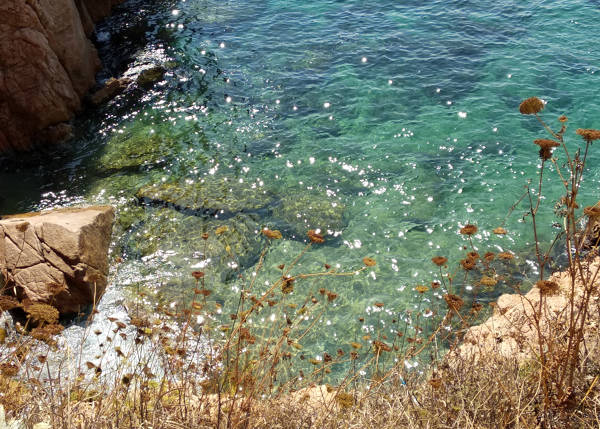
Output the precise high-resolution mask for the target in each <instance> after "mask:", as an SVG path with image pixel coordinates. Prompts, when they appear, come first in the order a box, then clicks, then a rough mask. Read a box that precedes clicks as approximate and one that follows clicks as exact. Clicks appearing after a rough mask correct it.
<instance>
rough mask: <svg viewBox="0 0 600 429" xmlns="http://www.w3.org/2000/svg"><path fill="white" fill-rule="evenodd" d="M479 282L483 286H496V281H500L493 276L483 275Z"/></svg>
mask: <svg viewBox="0 0 600 429" xmlns="http://www.w3.org/2000/svg"><path fill="white" fill-rule="evenodd" d="M479 283H480V284H481V285H482V286H496V283H498V281H497V280H496V279H494V278H493V277H489V276H483V277H481V280H479Z"/></svg>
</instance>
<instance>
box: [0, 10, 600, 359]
mask: <svg viewBox="0 0 600 429" xmlns="http://www.w3.org/2000/svg"><path fill="white" fill-rule="evenodd" d="M138 6H139V4H134V3H131V4H130V6H129V7H130V8H131V9H127V7H128V6H127V4H126V5H125V6H124V7H123V9H122V11H121V13H122V14H123V15H117V16H115V17H114V18H112V20H109V21H108V22H107V23H106V24H104V25H105V26H104V27H102V26H100V27H99V28H98V32H99V33H102V34H103V36H102V38H99V43H100V48H101V49H100V51H101V52H103V53H104V55H105V56H106V58H105V64H109V65H111V67H112V65H113V63H114V64H116V65H115V66H114V67H113V68H111V70H118V71H119V73H120V72H123V70H121V69H119V67H121V66H123V64H125V66H124V67H122V68H123V69H124V73H125V74H126V75H127V76H131V77H135V76H136V73H139V72H141V71H142V70H144V69H148V68H150V67H152V66H155V65H162V66H164V67H165V69H166V72H165V74H164V76H163V78H162V80H160V81H158V82H156V83H155V84H154V85H153V86H152V87H151V88H150V89H148V90H143V91H142V90H137V89H136V90H130V91H129V92H126V93H124V94H122V95H120V96H118V97H117V98H116V99H115V100H114V101H112V102H110V103H109V104H107V105H106V106H104V107H102V108H101V109H99V110H98V111H96V112H91V113H89V114H87V115H86V116H84V117H82V118H80V119H79V120H78V123H77V124H78V127H77V137H76V139H75V141H73V142H72V144H71V145H70V147H68V148H65V149H60V150H58V151H56V152H54V153H52V154H51V155H49V158H50V159H49V162H46V164H45V166H44V167H37V166H34V167H32V166H28V165H26V164H25V165H20V166H19V167H18V168H19V169H18V170H16V169H15V168H14V167H13V164H12V161H11V162H10V163H3V165H6V167H3V170H2V172H1V173H0V195H1V196H2V198H4V199H0V211H2V212H15V211H25V210H31V209H36V208H48V207H52V206H60V205H71V204H79V203H110V204H113V205H115V206H116V207H117V210H118V214H119V220H118V223H117V229H116V233H115V243H114V250H113V252H114V253H115V256H120V257H122V259H123V262H122V264H121V266H120V268H119V270H117V274H116V275H115V277H114V278H113V282H112V283H113V285H114V287H123V288H133V287H135V288H137V287H138V286H139V285H140V284H142V283H145V284H147V286H148V287H149V288H150V289H152V290H153V291H154V292H155V293H156V294H157V296H161V298H160V299H162V300H164V301H173V302H175V301H180V300H182V299H189V298H191V296H192V291H193V289H194V287H195V282H194V280H193V278H192V277H191V276H190V273H191V271H194V270H203V271H205V272H206V273H207V281H210V282H211V288H212V290H213V295H212V297H213V298H214V299H215V300H217V301H218V302H219V303H222V304H223V305H228V304H232V303H235V302H237V301H236V298H237V296H238V293H239V291H240V288H241V285H240V283H239V282H238V281H237V279H239V276H240V275H242V277H244V278H248V276H252V275H253V273H254V272H257V274H256V276H257V280H256V284H257V285H259V286H260V288H262V289H263V290H266V289H267V288H268V287H269V285H272V284H273V282H274V281H276V279H277V278H278V277H279V276H280V275H281V270H280V269H279V268H278V266H279V265H280V264H289V263H290V262H291V261H292V260H293V259H294V258H295V256H296V255H297V254H298V253H300V252H301V251H302V249H303V248H304V246H305V243H306V241H307V237H306V232H307V231H308V230H309V229H321V230H322V231H323V232H326V233H327V235H326V242H325V243H324V244H320V245H315V246H313V248H312V249H311V250H310V252H308V254H306V255H304V256H303V258H302V259H301V260H300V261H299V262H298V264H297V265H296V267H295V268H294V270H295V271H294V273H303V272H304V273H306V272H319V271H322V270H323V267H324V266H325V265H327V266H331V267H335V268H337V269H339V270H349V271H352V270H358V269H360V267H362V262H361V261H362V258H363V257H365V256H370V257H373V258H374V259H375V260H376V261H377V265H376V266H375V267H373V268H369V269H368V270H366V271H363V272H361V274H360V275H357V276H351V277H335V276H331V277H326V278H323V279H318V280H314V281H311V282H303V281H299V282H298V284H297V285H296V289H295V291H294V293H293V294H292V296H291V297H290V298H289V299H290V300H291V301H293V300H299V299H301V298H302V297H304V296H305V295H314V296H317V297H318V296H320V295H319V289H321V288H326V289H327V290H330V291H333V292H335V293H337V294H338V296H339V297H338V298H337V299H336V300H335V301H334V302H333V303H332V304H331V307H332V308H331V311H330V312H328V313H327V317H324V318H323V319H322V320H320V321H319V323H318V324H317V325H316V326H317V328H316V333H317V334H316V335H314V336H310V337H307V346H306V349H305V353H306V354H307V356H318V355H320V354H322V353H323V352H324V351H329V352H331V350H330V349H332V348H333V347H335V344H336V343H344V344H347V343H348V342H349V341H353V340H355V339H357V338H361V337H362V336H363V335H365V334H366V333H369V334H373V335H375V334H377V333H381V332H387V330H391V329H392V328H391V327H390V326H391V325H393V323H392V322H391V320H393V319H394V318H395V319H398V320H399V318H400V316H401V315H403V317H404V319H406V311H407V310H412V311H413V312H415V313H419V312H425V309H426V308H428V307H431V308H434V307H436V306H437V307H440V306H441V307H443V305H444V304H443V301H442V300H441V295H442V293H443V290H442V289H440V290H439V291H438V292H435V293H434V292H433V291H430V292H428V294H427V295H426V299H427V301H425V298H424V296H422V295H421V294H419V293H417V292H416V291H415V290H414V287H415V286H416V285H417V284H428V285H429V284H430V282H431V281H432V280H436V279H438V278H439V273H438V269H437V267H435V266H434V265H433V264H432V263H431V262H430V258H431V257H433V256H436V255H444V256H447V257H449V258H450V260H451V261H458V260H459V259H461V258H462V257H464V248H463V247H464V246H466V245H468V244H469V242H468V240H467V239H466V238H465V237H463V236H461V235H460V234H459V233H458V231H459V229H460V227H461V226H462V225H464V224H465V223H467V222H472V223H476V224H477V225H478V226H479V231H478V233H477V234H476V236H475V237H474V243H475V246H476V247H477V250H478V251H479V252H480V253H481V254H482V255H483V253H485V252H486V251H488V250H491V251H494V252H501V251H505V250H507V249H510V250H512V251H514V252H515V253H516V255H517V263H516V264H515V265H514V267H518V268H514V270H516V272H513V273H512V274H513V275H516V276H517V278H518V281H519V282H521V281H523V278H524V277H523V275H522V274H523V273H528V274H529V275H531V274H534V273H535V270H534V269H532V268H531V267H532V265H531V261H532V260H533V259H534V253H533V237H532V233H531V221H530V219H529V218H525V219H524V220H522V217H523V214H524V213H525V211H526V206H520V207H518V208H516V209H515V210H514V212H513V214H512V217H510V218H509V219H508V220H506V216H507V214H508V213H509V211H510V209H511V206H512V205H513V204H514V203H515V202H516V201H517V200H518V199H519V198H520V197H521V196H522V195H523V192H524V185H525V184H526V183H527V181H528V180H529V179H531V180H532V182H533V183H536V182H537V178H538V177H539V176H538V174H539V166H540V160H539V158H538V154H537V151H538V149H537V147H536V146H535V145H533V143H532V140H533V139H535V138H540V137H545V135H544V132H543V130H542V129H541V127H540V125H539V124H538V123H537V121H536V120H535V119H534V118H532V117H525V116H522V115H520V114H519V113H518V105H519V103H520V101H521V100H523V99H525V98H527V97H530V96H533V95H536V96H539V97H540V98H542V99H544V101H546V102H547V105H546V108H545V110H544V112H543V117H544V118H545V119H546V120H547V121H548V123H549V124H550V125H551V126H552V127H555V128H558V127H559V124H558V122H557V118H558V116H559V115H561V114H566V115H568V116H569V121H568V125H569V128H568V131H567V134H566V135H567V136H568V139H567V141H568V144H569V147H570V148H571V151H574V150H575V147H576V145H578V144H579V143H581V140H580V139H579V137H578V136H575V134H574V129H576V128H578V127H585V128H588V127H589V128H594V127H595V128H599V127H600V124H598V123H597V121H598V118H600V107H599V105H598V103H597V100H596V97H595V91H593V88H595V86H596V85H597V80H598V76H599V72H598V67H599V64H600V54H599V53H598V51H597V49H596V45H595V43H594V42H595V41H594V37H593V35H594V34H596V33H597V32H598V30H599V26H600V11H599V10H598V7H597V5H595V4H594V3H593V2H584V1H571V2H564V1H561V2H554V3H553V4H552V7H550V6H549V5H547V4H545V3H543V2H533V3H527V4H524V3H522V2H513V1H511V2H500V3H498V2H491V1H479V2H474V1H466V2H465V1H460V2H458V1H452V2H442V1H439V0H432V1H426V2H423V1H419V2H416V1H411V2H402V4H398V2H394V1H389V0H384V1H378V2H362V1H357V0H356V1H355V0H352V1H345V2H338V1H333V0H318V1H311V2H286V1H269V2H264V1H261V2H259V1H256V0H246V1H242V0H239V1H229V2H220V1H212V0H207V1H198V0H187V1H181V2H178V1H172V2H170V3H169V4H168V5H166V4H162V5H160V6H159V5H153V4H152V5H150V6H149V7H148V8H146V9H145V11H144V13H143V14H141V13H140V14H137V12H138V11H137V10H135V8H136V7H138ZM167 6H168V7H167ZM119 16H121V18H119ZM123 16H125V17H127V16H129V17H130V18H131V17H136V18H135V19H133V18H131V19H130V20H129V21H128V20H127V19H124V18H122V17H123ZM111 25H112V27H111ZM109 34H112V36H109ZM136 34H137V36H136ZM140 34H143V37H142V36H140ZM136 37H138V39H139V40H134V39H135V38H136ZM118 41H123V43H125V45H126V49H125V51H127V52H131V53H133V52H135V54H134V55H133V56H132V57H131V58H129V59H127V61H125V60H124V59H122V58H120V57H119V60H118V61H116V60H114V58H116V57H117V55H116V51H115V50H114V46H113V45H111V43H113V42H114V43H117V42H118ZM136 42H137V43H136ZM111 46H113V52H115V53H114V55H113V56H112V57H111V56H109V55H110V54H109V53H110V52H111V49H109V48H110V47H111ZM111 58H112V59H113V60H114V61H113V60H111ZM592 149H594V150H592V151H591V153H590V155H589V159H588V166H589V170H588V172H587V173H586V175H585V178H584V190H583V192H582V194H581V196H580V198H581V201H580V205H581V206H582V207H583V206H584V205H587V204H591V203H595V202H596V200H597V199H598V195H597V192H596V191H597V189H598V183H599V181H600V169H598V168H597V165H598V162H599V161H600V156H599V155H598V154H597V151H595V148H592ZM557 154H558V156H559V159H560V160H559V163H558V165H559V166H561V168H563V167H562V162H563V160H564V156H563V154H559V153H558V152H557ZM547 168H548V169H547V171H546V172H545V175H544V186H545V187H546V189H547V192H545V193H544V194H545V200H544V203H545V208H544V209H543V210H541V211H540V212H539V214H538V222H539V225H540V239H541V241H542V242H543V243H544V244H548V243H549V242H550V241H551V240H552V238H553V235H554V233H555V230H554V229H553V228H552V223H553V222H555V221H556V220H557V219H556V218H555V216H554V213H553V204H554V200H555V199H556V198H557V197H558V195H559V193H560V191H561V189H560V188H561V185H560V183H558V182H557V181H556V172H555V171H554V169H555V167H554V166H552V165H547ZM552 176H553V177H552ZM21 177H23V180H21ZM551 177H552V178H551ZM505 222H506V223H505ZM499 225H504V226H505V227H506V229H507V230H508V231H509V234H508V235H507V236H496V235H494V234H492V233H491V231H492V230H493V229H494V228H495V227H497V226H499ZM221 227H226V228H227V231H226V232H223V233H222V234H220V235H216V234H215V231H216V230H217V229H218V228H221ZM264 227H269V228H272V229H279V230H281V232H282V233H283V239H282V240H280V241H276V242H273V243H271V244H268V241H267V240H266V238H265V237H263V236H262V235H261V234H260V230H261V229H262V228H264ZM221 231H224V230H223V229H221ZM204 233H209V234H210V238H208V239H204V238H203V234H204ZM265 249H266V250H265ZM263 251H265V252H266V253H265V255H266V259H265V264H264V266H262V267H261V269H260V270H259V269H258V267H257V266H256V263H257V261H258V260H259V256H260V254H261V252H263ZM524 283H525V287H526V286H527V284H528V282H527V281H526V280H525V281H524ZM501 290H502V289H498V290H496V291H491V292H490V291H488V293H487V295H486V296H485V297H483V298H482V300H491V299H493V298H494V297H495V296H497V295H498V294H499V293H500V291H501ZM319 299H321V298H319ZM375 303H385V306H384V307H383V308H384V310H381V308H380V307H377V306H375ZM281 316H282V315H281V314H279V313H278V314H276V315H275V317H281ZM269 317H270V315H266V316H265V320H267V321H268V320H270V319H269ZM361 317H362V318H364V321H362V322H361V321H359V318H361ZM390 332H391V331H390ZM388 333H389V332H388Z"/></svg>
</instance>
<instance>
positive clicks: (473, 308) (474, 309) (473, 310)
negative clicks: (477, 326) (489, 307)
mask: <svg viewBox="0 0 600 429" xmlns="http://www.w3.org/2000/svg"><path fill="white" fill-rule="evenodd" d="M482 309H483V304H482V303H480V302H474V303H473V305H472V306H471V313H472V314H477V313H479V312H480V311H481V310H482Z"/></svg>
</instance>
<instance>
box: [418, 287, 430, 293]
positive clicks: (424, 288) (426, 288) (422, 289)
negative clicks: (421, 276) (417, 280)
mask: <svg viewBox="0 0 600 429" xmlns="http://www.w3.org/2000/svg"><path fill="white" fill-rule="evenodd" d="M415 290H416V291H417V292H419V293H425V292H427V291H428V290H429V288H428V287H427V286H425V285H418V286H416V287H415Z"/></svg>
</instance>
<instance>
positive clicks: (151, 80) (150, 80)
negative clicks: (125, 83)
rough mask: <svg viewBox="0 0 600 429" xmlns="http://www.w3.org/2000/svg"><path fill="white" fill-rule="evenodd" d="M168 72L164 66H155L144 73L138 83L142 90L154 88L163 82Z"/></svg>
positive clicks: (139, 76)
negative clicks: (160, 81) (157, 83)
mask: <svg viewBox="0 0 600 429" xmlns="http://www.w3.org/2000/svg"><path fill="white" fill-rule="evenodd" d="M166 71H167V70H166V69H165V68H164V67H163V66H154V67H152V68H149V69H146V70H144V71H142V72H141V73H140V74H139V75H138V78H137V83H138V85H139V86H141V87H142V88H146V89H148V88H152V86H153V85H154V84H155V83H156V82H158V81H159V80H162V78H163V76H164V75H165V72H166Z"/></svg>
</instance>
